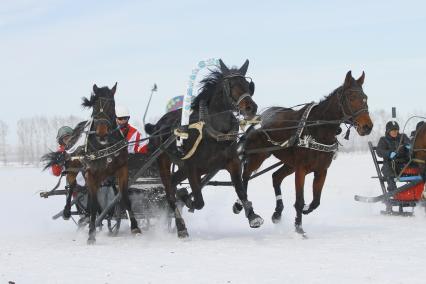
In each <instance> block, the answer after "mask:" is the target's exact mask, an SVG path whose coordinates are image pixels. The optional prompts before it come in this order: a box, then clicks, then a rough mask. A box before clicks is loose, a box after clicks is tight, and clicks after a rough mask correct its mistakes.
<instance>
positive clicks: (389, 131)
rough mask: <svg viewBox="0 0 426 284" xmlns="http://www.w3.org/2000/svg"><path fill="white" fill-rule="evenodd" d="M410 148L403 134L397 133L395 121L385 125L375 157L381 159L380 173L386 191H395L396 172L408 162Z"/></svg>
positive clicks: (408, 140)
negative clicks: (386, 186)
mask: <svg viewBox="0 0 426 284" xmlns="http://www.w3.org/2000/svg"><path fill="white" fill-rule="evenodd" d="M410 147H411V144H410V139H409V138H408V137H407V135H405V134H404V133H402V134H401V133H399V125H398V123H397V122H396V121H389V122H388V123H386V133H385V136H383V137H381V138H380V140H379V143H378V144H377V155H378V156H379V157H381V158H383V167H382V173H383V175H384V177H385V178H386V181H387V184H388V191H391V190H395V189H396V183H395V180H394V178H395V176H396V172H397V173H399V171H400V170H401V169H402V166H403V163H406V162H407V160H408V158H409V157H408V155H409V154H408V153H409V149H410Z"/></svg>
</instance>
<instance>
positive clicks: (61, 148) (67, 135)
mask: <svg viewBox="0 0 426 284" xmlns="http://www.w3.org/2000/svg"><path fill="white" fill-rule="evenodd" d="M72 132H73V129H72V128H71V127H69V126H62V127H61V128H59V129H58V134H57V135H56V142H58V150H57V152H60V153H64V152H65V147H66V146H67V144H68V143H69V141H70V139H71V134H72ZM51 170H52V174H53V175H55V176H60V175H61V173H62V170H63V168H62V166H61V165H59V164H53V165H52V167H51Z"/></svg>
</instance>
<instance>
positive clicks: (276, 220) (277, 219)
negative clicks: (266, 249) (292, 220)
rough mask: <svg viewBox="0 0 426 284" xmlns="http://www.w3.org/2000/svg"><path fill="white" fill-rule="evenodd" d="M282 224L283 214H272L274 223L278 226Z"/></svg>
mask: <svg viewBox="0 0 426 284" xmlns="http://www.w3.org/2000/svg"><path fill="white" fill-rule="evenodd" d="M280 222H281V214H279V213H277V212H274V214H272V223H274V224H278V223H280Z"/></svg>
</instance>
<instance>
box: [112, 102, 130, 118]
mask: <svg viewBox="0 0 426 284" xmlns="http://www.w3.org/2000/svg"><path fill="white" fill-rule="evenodd" d="M115 116H116V117H126V116H130V112H129V109H128V108H127V107H125V106H119V105H117V106H115Z"/></svg>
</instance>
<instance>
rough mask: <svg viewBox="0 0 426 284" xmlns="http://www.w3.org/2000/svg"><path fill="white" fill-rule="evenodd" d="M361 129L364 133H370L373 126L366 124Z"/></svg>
mask: <svg viewBox="0 0 426 284" xmlns="http://www.w3.org/2000/svg"><path fill="white" fill-rule="evenodd" d="M362 129H363V130H364V131H365V132H366V133H370V132H371V130H372V129H373V126H372V125H371V126H370V125H368V124H366V125H364V126H363V127H362Z"/></svg>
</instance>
